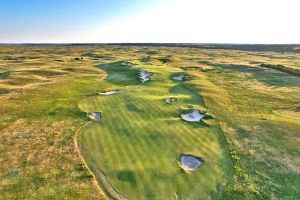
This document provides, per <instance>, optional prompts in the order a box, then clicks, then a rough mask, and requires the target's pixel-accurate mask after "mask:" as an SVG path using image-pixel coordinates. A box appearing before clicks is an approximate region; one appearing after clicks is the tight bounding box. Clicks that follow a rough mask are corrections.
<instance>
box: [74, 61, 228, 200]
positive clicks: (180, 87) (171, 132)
mask: <svg viewBox="0 0 300 200" xmlns="http://www.w3.org/2000/svg"><path fill="white" fill-rule="evenodd" d="M100 67H101V68H102V69H105V70H106V71H107V72H108V77H107V78H106V79H105V80H104V81H105V82H106V86H107V89H112V88H119V89H121V90H122V91H121V93H119V94H115V95H111V96H91V97H87V98H86V99H84V100H83V101H81V102H80V104H79V107H80V108H81V109H82V110H83V111H85V112H94V111H101V112H103V115H102V119H101V121H100V122H92V123H90V124H89V125H88V126H86V127H85V128H83V129H81V131H80V132H79V135H78V141H79V146H80V149H81V151H82V154H83V156H84V158H85V160H86V161H87V163H88V165H89V166H90V168H91V169H92V171H93V172H94V173H95V174H96V176H97V174H99V173H98V172H99V171H100V172H102V173H103V174H105V176H106V178H107V180H108V181H109V182H110V183H111V185H112V186H113V188H114V189H115V191H117V192H118V193H119V194H121V195H122V196H124V197H125V198H128V199H138V200H142V199H153V200H154V199H211V198H216V197H219V196H220V195H221V192H222V191H223V190H224V187H225V186H226V184H227V183H228V181H229V180H230V178H231V176H232V163H231V159H230V156H229V154H228V151H227V146H226V142H225V141H224V139H223V137H222V135H221V131H220V129H219V128H218V126H217V123H214V120H213V119H212V120H211V121H210V124H211V125H210V126H203V125H201V124H200V123H196V124H195V123H192V124H191V123H188V122H185V121H183V120H181V119H180V117H179V116H180V113H181V112H182V111H184V110H188V109H192V108H198V109H201V110H205V109H206V108H205V107H204V103H203V100H202V98H201V96H200V95H199V94H197V93H196V92H195V91H194V90H193V89H192V87H191V86H189V85H188V83H186V82H178V81H177V82H176V81H172V80H171V76H172V74H173V73H175V72H179V69H178V68H175V67H172V66H171V65H168V66H167V67H166V66H157V65H149V66H146V65H145V66H137V68H142V69H146V70H148V71H150V72H153V73H154V75H153V76H152V77H151V81H149V82H146V83H143V84H141V83H137V82H136V80H137V79H136V78H137V77H136V75H137V73H136V69H128V68H125V69H124V70H123V71H120V67H121V65H120V63H110V64H104V65H101V66H100ZM114 69H115V70H114ZM120 72H122V73H123V75H122V79H115V80H114V78H113V77H116V76H118V73H120ZM120 80H123V82H122V81H121V82H120ZM125 83H126V85H127V86H125ZM167 97H176V98H178V101H176V102H175V103H173V104H171V105H168V104H166V103H165V101H164V98H167ZM181 153H191V154H193V155H196V156H199V157H201V158H202V159H203V160H204V164H203V165H202V166H201V168H200V169H199V170H197V171H195V172H192V173H190V174H187V173H185V172H183V171H182V170H181V168H180V167H179V165H178V158H179V156H180V154H181ZM97 178H98V181H99V182H100V185H102V184H101V180H100V178H99V177H97ZM102 186H103V187H104V189H105V185H102Z"/></svg>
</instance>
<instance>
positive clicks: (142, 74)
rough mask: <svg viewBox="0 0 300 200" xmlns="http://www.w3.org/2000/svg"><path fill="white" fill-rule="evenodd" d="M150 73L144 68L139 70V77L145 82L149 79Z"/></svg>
mask: <svg viewBox="0 0 300 200" xmlns="http://www.w3.org/2000/svg"><path fill="white" fill-rule="evenodd" d="M151 75H152V73H151V72H147V71H145V70H141V71H140V78H141V79H142V82H143V83H144V82H146V81H149V80H150V76H151Z"/></svg>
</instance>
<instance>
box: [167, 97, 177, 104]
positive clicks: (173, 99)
mask: <svg viewBox="0 0 300 200" xmlns="http://www.w3.org/2000/svg"><path fill="white" fill-rule="evenodd" d="M165 101H166V103H167V104H170V103H173V102H174V101H177V98H175V97H170V98H166V99H165Z"/></svg>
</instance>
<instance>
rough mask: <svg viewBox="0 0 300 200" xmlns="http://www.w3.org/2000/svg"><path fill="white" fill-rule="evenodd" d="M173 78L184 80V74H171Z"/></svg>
mask: <svg viewBox="0 0 300 200" xmlns="http://www.w3.org/2000/svg"><path fill="white" fill-rule="evenodd" d="M173 79H174V80H176V81H183V80H185V75H184V74H179V75H177V76H173Z"/></svg>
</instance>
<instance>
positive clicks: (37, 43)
mask: <svg viewBox="0 0 300 200" xmlns="http://www.w3.org/2000/svg"><path fill="white" fill-rule="evenodd" d="M2 44H13V45H23V44H24V45H30V44H33V45H39V44H50V45H52V44H53V45H55V44H62V45H63V44H87V45H88V44H112V45H113V44H115V45H119V44H121V45H122V44H187V45H193V44H194V45H300V43H206V42H203V43H202V42H200V43H198V42H15V43H14V42H0V45H2Z"/></svg>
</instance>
